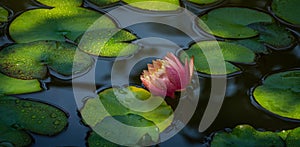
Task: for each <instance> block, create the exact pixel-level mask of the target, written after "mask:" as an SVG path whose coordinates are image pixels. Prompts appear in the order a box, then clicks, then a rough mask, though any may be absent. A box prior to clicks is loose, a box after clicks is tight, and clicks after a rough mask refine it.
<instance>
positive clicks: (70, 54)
mask: <svg viewBox="0 0 300 147" xmlns="http://www.w3.org/2000/svg"><path fill="white" fill-rule="evenodd" d="M76 50H77V47H76V46H75V45H72V44H69V43H65V42H55V41H37V42H32V43H25V44H14V45H11V46H8V47H6V48H4V49H3V50H1V51H0V58H1V60H0V71H1V72H3V73H5V74H6V75H9V76H11V77H15V78H20V79H43V78H45V77H46V76H47V73H48V72H47V71H48V68H50V69H52V70H54V71H55V72H57V73H58V74H61V75H64V76H71V75H72V74H78V73H82V72H84V71H86V70H88V69H89V68H90V67H91V66H92V64H93V59H92V58H91V57H90V56H89V55H87V54H85V53H83V52H79V51H77V52H76ZM75 53H76V60H74V56H75Z"/></svg>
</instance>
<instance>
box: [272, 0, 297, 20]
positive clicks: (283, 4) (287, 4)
mask: <svg viewBox="0 0 300 147" xmlns="http://www.w3.org/2000/svg"><path fill="white" fill-rule="evenodd" d="M299 6H300V1H299V0H273V1H272V5H271V7H272V10H273V12H274V13H275V15H276V16H278V17H280V18H281V19H283V20H285V21H287V22H289V23H292V24H295V25H300V17H299V14H300V10H299Z"/></svg>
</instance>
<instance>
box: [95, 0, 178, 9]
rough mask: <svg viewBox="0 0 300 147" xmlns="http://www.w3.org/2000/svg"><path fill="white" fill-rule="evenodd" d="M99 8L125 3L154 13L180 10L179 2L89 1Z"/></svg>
mask: <svg viewBox="0 0 300 147" xmlns="http://www.w3.org/2000/svg"><path fill="white" fill-rule="evenodd" d="M89 1H91V2H93V3H95V4H97V5H99V6H107V5H110V4H113V3H116V2H120V1H122V2H125V3H127V4H128V5H131V6H133V7H136V8H140V9H145V10H152V11H173V10H177V9H178V8H180V1H179V0H159V1H158V0H89Z"/></svg>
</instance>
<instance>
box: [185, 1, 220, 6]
mask: <svg viewBox="0 0 300 147" xmlns="http://www.w3.org/2000/svg"><path fill="white" fill-rule="evenodd" d="M188 1H189V2H193V3H195V4H200V5H207V4H212V3H215V2H217V1H219V0H188Z"/></svg>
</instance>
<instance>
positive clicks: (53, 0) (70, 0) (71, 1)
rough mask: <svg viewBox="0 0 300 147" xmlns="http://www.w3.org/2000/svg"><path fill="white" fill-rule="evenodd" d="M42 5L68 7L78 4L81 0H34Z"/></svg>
mask: <svg viewBox="0 0 300 147" xmlns="http://www.w3.org/2000/svg"><path fill="white" fill-rule="evenodd" d="M36 1H38V2H40V3H42V4H44V5H47V6H53V7H69V6H80V5H81V4H82V0H60V1H57V0H36Z"/></svg>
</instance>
